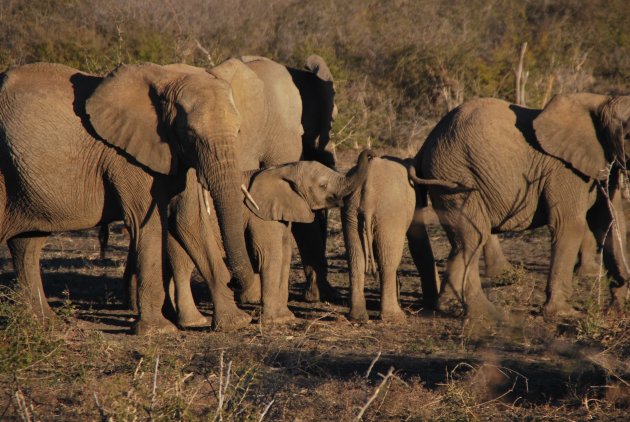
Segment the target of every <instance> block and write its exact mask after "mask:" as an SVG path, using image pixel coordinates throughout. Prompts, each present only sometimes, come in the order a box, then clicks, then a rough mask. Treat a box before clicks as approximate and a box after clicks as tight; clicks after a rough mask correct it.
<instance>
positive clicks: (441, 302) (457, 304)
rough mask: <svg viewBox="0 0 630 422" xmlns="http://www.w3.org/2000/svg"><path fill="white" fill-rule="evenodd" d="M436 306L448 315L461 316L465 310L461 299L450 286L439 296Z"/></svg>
mask: <svg viewBox="0 0 630 422" xmlns="http://www.w3.org/2000/svg"><path fill="white" fill-rule="evenodd" d="M436 305H437V306H436V308H437V310H438V311H440V312H443V313H445V314H448V315H455V316H460V315H461V314H462V312H463V308H462V302H461V300H460V299H459V298H458V297H457V296H456V295H455V293H453V291H452V290H451V289H449V288H446V289H444V290H443V291H442V293H440V295H439V296H438V300H437V304H436Z"/></svg>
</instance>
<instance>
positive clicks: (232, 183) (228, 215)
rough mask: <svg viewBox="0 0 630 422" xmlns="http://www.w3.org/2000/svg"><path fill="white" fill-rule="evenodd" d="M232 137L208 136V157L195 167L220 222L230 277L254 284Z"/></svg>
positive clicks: (239, 175) (239, 173)
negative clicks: (199, 166) (244, 228)
mask: <svg viewBox="0 0 630 422" xmlns="http://www.w3.org/2000/svg"><path fill="white" fill-rule="evenodd" d="M235 144H236V139H235V137H234V136H225V137H219V138H218V139H216V138H215V139H211V140H210V142H209V145H211V146H212V149H211V151H210V156H209V157H206V158H207V159H206V160H202V161H201V163H205V164H202V165H201V168H200V169H199V170H198V174H199V181H200V183H201V184H202V185H205V186H204V187H205V188H206V189H207V190H208V192H210V196H211V197H212V200H213V202H214V206H215V209H216V213H217V219H218V222H219V229H220V231H221V237H222V238H223V246H224V249H225V255H226V258H227V265H228V268H229V269H230V271H231V273H232V276H233V277H234V278H236V279H237V280H238V281H239V282H240V283H241V285H242V286H249V285H251V284H253V283H254V271H253V270H252V266H251V262H250V260H249V255H248V253H247V247H246V245H245V236H244V231H243V212H242V209H243V196H242V194H241V192H240V185H241V172H240V171H239V167H238V163H237V160H236V154H235V152H234V145H235Z"/></svg>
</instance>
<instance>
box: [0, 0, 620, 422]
mask: <svg viewBox="0 0 630 422" xmlns="http://www.w3.org/2000/svg"><path fill="white" fill-rule="evenodd" d="M629 18H630V3H629V2H627V1H625V0H611V1H603V0H594V1H579V0H547V1H481V0H466V1H459V0H458V1H437V0H434V1H429V0H418V1H405V0H392V1H387V2H384V1H365V0H344V1H335V0H313V1H309V2H308V3H306V2H301V1H295V0H248V1H245V0H233V1H219V0H208V1H202V0H186V1H175V0H160V1H158V0H145V1H141V0H127V1H124V0H101V1H98V2H96V1H87V0H57V1H55V0H32V1H26V0H2V1H0V67H1V68H4V67H6V66H10V65H19V64H23V63H29V62H33V61H38V60H44V61H55V62H61V63H66V64H69V65H72V66H75V67H78V68H80V69H83V70H86V71H90V72H94V73H103V72H106V71H107V70H109V69H111V68H112V67H114V66H115V65H117V64H118V63H130V62H141V61H153V62H157V63H167V62H186V63H189V64H195V65H200V66H207V65H209V64H211V63H219V62H221V61H222V60H224V59H225V58H227V57H230V56H236V55H242V54H260V55H265V56H269V57H272V58H274V59H276V60H277V61H280V62H283V63H287V64H290V65H294V66H300V65H301V63H302V62H303V60H304V58H305V57H306V56H307V55H308V54H311V53H318V54H320V55H322V56H323V57H324V58H325V59H326V60H327V62H328V63H329V64H330V67H331V69H332V71H333V73H334V74H335V77H336V81H337V102H338V106H339V110H340V115H339V118H338V119H337V121H336V122H335V125H334V128H333V130H334V134H333V137H332V142H334V144H335V145H336V146H337V147H339V149H348V148H350V149H351V148H354V147H356V146H364V145H366V144H372V145H376V146H379V147H387V148H390V149H389V150H388V152H394V153H395V154H397V155H408V154H412V153H414V152H415V151H416V149H417V147H418V145H419V144H420V142H422V140H423V139H424V136H425V135H426V133H427V132H428V130H430V128H431V127H432V126H433V124H434V123H435V122H436V121H437V119H439V117H440V116H441V115H442V114H443V113H444V112H445V111H446V110H447V109H448V108H450V107H452V106H454V105H456V104H457V103H459V102H461V101H462V100H465V99H469V98H473V97H478V96H497V97H501V98H506V99H510V100H514V99H515V95H516V92H515V70H516V68H517V66H518V61H519V54H520V52H521V48H522V46H523V43H524V42H527V50H526V51H525V55H524V61H523V73H522V76H521V78H522V79H521V83H522V84H524V86H525V102H526V103H527V104H528V105H530V106H540V105H541V104H542V103H544V101H545V99H547V98H549V95H551V94H553V93H557V92H572V91H581V90H590V91H594V92H600V93H613V92H615V93H628V92H629V91H630V82H629V81H630V54H629V53H630V51H629V49H630V31H628V29H627V25H628V22H629ZM340 158H341V163H342V167H343V165H344V164H346V167H347V164H349V163H351V162H352V161H353V160H354V153H353V152H352V151H347V152H343V151H342V152H341V153H340ZM431 238H432V241H433V244H434V248H435V249H434V250H435V254H436V257H437V258H440V271H441V272H443V270H444V268H443V264H444V261H443V258H444V257H446V254H447V253H448V246H447V242H446V239H445V237H444V235H443V233H442V232H441V229H439V227H438V226H436V225H432V226H431ZM503 241H504V245H505V249H506V253H507V255H508V257H509V258H510V259H511V261H512V262H513V263H515V264H516V267H515V270H514V271H512V272H510V273H509V274H506V275H504V276H503V277H501V278H500V279H496V280H486V288H487V289H486V292H487V294H488V296H489V297H490V299H491V300H492V301H493V302H494V303H496V304H498V305H499V306H501V307H502V309H503V310H504V312H505V315H506V323H505V324H503V325H502V326H500V327H497V328H492V329H487V328H485V327H480V326H477V325H475V324H470V323H467V322H465V321H462V320H460V319H457V318H452V317H446V316H442V315H435V314H433V313H429V312H426V311H424V310H422V309H420V308H419V307H418V303H420V297H421V294H420V293H419V292H418V285H419V283H418V279H417V273H416V270H415V268H414V267H413V264H412V261H411V258H410V256H409V255H408V253H406V255H405V257H404V260H403V265H402V266H401V270H400V278H401V286H402V287H401V301H402V303H403V305H404V307H405V309H406V310H407V314H408V322H407V323H406V324H403V325H387V324H382V323H380V322H378V321H376V320H372V321H371V322H370V323H368V324H363V325H358V324H353V323H350V322H348V321H347V320H346V319H345V317H344V315H345V312H347V306H346V305H347V304H345V303H338V304H317V305H306V304H304V303H303V302H301V301H300V300H299V297H300V293H301V290H300V288H301V279H302V275H301V272H300V269H299V264H298V261H297V260H294V265H293V269H292V275H291V282H292V286H291V303H290V306H291V308H292V310H293V311H294V312H295V313H296V314H297V315H298V316H299V317H301V318H302V319H301V320H300V321H299V322H297V323H295V324H292V325H289V326H282V327H265V326H260V325H258V324H252V326H251V327H250V328H248V329H246V330H242V331H239V332H237V333H230V334H226V333H213V332H210V331H207V330H198V331H185V332H180V333H178V334H175V335H169V336H148V337H144V338H137V337H134V336H130V335H127V332H128V330H129V326H130V324H131V319H132V315H131V314H130V313H129V312H128V311H126V310H125V309H123V308H122V306H121V298H122V281H121V276H122V272H123V267H124V260H125V257H126V247H127V244H128V242H127V239H126V237H125V234H124V233H123V232H122V231H118V232H115V233H114V234H113V237H112V240H111V242H110V243H111V244H112V245H113V247H112V250H111V252H110V254H109V256H108V257H107V258H106V259H101V258H100V255H99V251H98V248H97V245H98V243H97V240H96V235H95V233H94V232H80V233H71V234H60V235H56V236H53V237H52V238H51V240H50V242H49V243H48V246H47V247H46V250H45V253H44V256H43V259H42V269H43V270H42V272H43V277H44V280H45V285H46V290H47V294H48V296H49V297H50V298H51V300H52V303H53V305H54V308H55V310H56V311H57V313H58V314H59V321H57V322H56V323H55V324H54V325H53V326H48V327H42V326H40V325H39V324H38V323H37V322H36V321H33V320H32V319H31V318H29V316H28V315H27V314H26V313H25V312H24V308H23V307H22V306H21V299H20V297H19V295H18V294H17V293H15V292H14V291H12V290H11V289H10V287H5V288H3V289H2V290H1V291H0V296H1V297H2V298H1V300H0V420H5V419H14V420H28V421H31V420H51V419H59V420H97V419H101V420H146V419H152V420H153V419H155V420H177V419H184V420H188V419H213V420H217V419H218V420H261V419H267V420H296V419H297V420H351V419H354V418H356V417H357V416H358V415H362V417H363V418H364V419H365V420H383V419H392V420H399V419H410V420H499V419H519V420H520V419H525V420H542V419H551V420H588V419H594V420H612V419H615V418H616V419H619V420H624V419H625V418H626V417H627V411H628V408H629V407H630V367H629V365H628V362H629V359H630V331H629V326H630V319H628V317H627V316H618V315H608V314H606V313H605V312H604V304H605V303H606V300H607V291H606V288H605V282H606V281H605V279H603V278H602V279H600V280H593V279H577V278H576V293H575V302H576V306H577V307H578V308H579V309H580V310H581V311H582V312H583V316H584V317H583V318H582V319H580V320H577V321H570V322H566V323H561V324H550V323H546V322H545V321H543V320H542V318H541V317H540V309H541V306H542V303H543V300H544V296H543V295H544V283H545V277H546V271H547V263H548V259H549V238H548V234H547V231H546V229H541V230H537V231H534V232H531V233H527V234H525V235H522V236H507V237H505V238H504V239H503ZM328 248H329V250H328V257H329V258H330V265H331V274H330V279H331V282H332V283H333V284H334V285H336V286H338V287H339V288H340V289H341V291H342V292H343V293H344V294H345V295H346V297H347V293H348V281H347V264H346V262H345V256H344V253H345V249H344V247H343V244H342V235H341V228H340V226H339V216H338V213H337V212H334V213H333V221H332V223H331V238H330V242H329V246H328ZM0 274H2V275H0V284H3V285H5V286H11V285H12V283H13V281H14V280H13V277H14V275H13V272H12V268H11V262H10V257H9V254H8V250H7V248H6V246H4V245H3V246H2V247H0ZM194 287H195V294H196V296H197V298H198V299H199V305H200V308H201V309H202V311H203V312H204V313H207V314H208V315H210V314H211V313H212V305H211V303H210V302H209V297H208V292H207V290H206V288H205V286H204V285H203V283H201V280H200V279H199V277H198V276H195V280H194ZM368 290H369V291H368V300H369V303H368V305H369V306H370V309H371V311H370V312H371V314H372V315H373V316H375V315H376V310H377V308H378V302H377V295H378V285H377V283H376V282H375V281H374V280H372V281H371V282H370V283H369V285H368ZM248 310H249V311H251V312H252V313H253V314H254V315H256V314H257V312H258V309H257V308H255V307H252V308H248ZM626 315H627V312H626ZM390 368H393V369H391V370H390Z"/></svg>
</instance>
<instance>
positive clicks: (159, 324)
mask: <svg viewBox="0 0 630 422" xmlns="http://www.w3.org/2000/svg"><path fill="white" fill-rule="evenodd" d="M132 330H133V333H134V334H137V335H139V336H144V335H147V334H151V333H158V334H167V333H175V332H177V327H176V326H175V325H174V324H173V323H172V322H170V321H169V320H167V319H166V318H162V319H159V320H146V319H142V318H141V319H140V320H139V321H138V322H136V324H135V325H134V326H133V329H132Z"/></svg>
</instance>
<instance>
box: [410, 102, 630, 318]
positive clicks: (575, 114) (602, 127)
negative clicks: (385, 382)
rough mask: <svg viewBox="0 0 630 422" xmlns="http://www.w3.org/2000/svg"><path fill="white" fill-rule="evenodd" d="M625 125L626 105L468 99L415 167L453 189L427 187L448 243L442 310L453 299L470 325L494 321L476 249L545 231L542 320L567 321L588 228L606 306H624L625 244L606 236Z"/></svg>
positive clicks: (620, 226) (619, 223)
mask: <svg viewBox="0 0 630 422" xmlns="http://www.w3.org/2000/svg"><path fill="white" fill-rule="evenodd" d="M629 119H630V97H607V96H602V95H594V94H572V95H558V96H556V97H555V98H554V99H553V100H552V101H551V102H550V103H549V104H548V105H547V107H546V108H545V109H544V110H534V109H527V108H524V107H520V106H517V105H514V104H509V103H506V102H504V101H500V100H496V99H480V100H474V101H470V102H467V103H465V104H463V105H461V106H460V107H458V108H456V109H454V110H453V111H451V112H450V113H449V114H448V115H447V116H446V117H444V118H443V119H442V120H441V121H440V122H439V123H438V125H437V126H436V127H435V128H434V129H433V131H432V132H431V134H430V135H429V137H428V138H427V140H426V142H425V144H424V145H423V147H422V148H421V150H420V152H419V153H418V155H417V156H416V158H415V161H416V163H417V167H416V171H417V172H418V173H419V174H422V175H423V176H424V177H430V178H436V179H441V180H445V181H450V182H454V183H456V184H458V185H459V187H458V188H456V189H445V188H439V187H432V186H430V187H428V191H429V195H430V197H431V201H432V203H433V206H434V208H435V210H436V212H437V215H438V217H439V219H440V223H441V224H442V226H443V227H444V229H445V230H446V232H447V235H448V237H449V241H450V243H451V254H450V256H449V259H448V264H447V279H446V280H445V282H444V284H443V286H442V290H441V292H440V298H439V306H440V308H441V309H444V308H446V307H447V306H448V304H449V302H450V301H451V300H456V301H458V302H460V303H462V304H463V305H464V308H465V310H466V312H467V314H468V315H469V316H471V317H482V316H486V317H488V316H490V317H498V314H497V312H496V309H495V308H494V306H493V305H492V304H491V303H490V302H489V301H488V299H487V298H486V296H485V295H484V293H483V291H482V289H481V283H480V280H479V268H478V259H479V254H480V252H481V248H482V247H483V246H484V245H485V243H486V242H487V241H488V238H489V237H490V234H491V233H501V232H510V231H522V230H527V229H531V228H535V227H539V226H542V225H549V227H550V230H551V235H552V254H551V256H552V257H551V265H550V271H549V278H548V283H547V300H546V303H545V305H544V313H545V315H546V316H549V317H552V316H574V315H575V313H576V311H575V310H574V309H573V308H572V307H571V306H570V305H569V303H568V300H569V298H570V296H571V291H572V271H573V267H574V265H575V262H576V259H577V254H578V249H579V247H580V244H581V241H582V238H583V234H584V232H585V229H586V226H587V224H588V227H589V228H590V230H592V231H593V233H594V234H595V238H596V240H597V242H598V243H599V244H603V246H604V248H605V251H606V255H607V256H609V257H610V259H608V260H607V264H608V265H610V268H609V273H610V274H612V275H613V276H614V278H615V281H614V283H613V284H612V285H611V291H612V297H613V304H614V305H616V306H619V307H621V306H622V305H623V302H624V300H625V298H626V295H627V281H626V280H627V279H628V269H627V266H626V264H625V262H624V256H623V250H624V244H623V243H624V241H625V239H624V238H623V237H622V236H616V235H613V236H607V237H605V234H606V231H607V229H608V226H609V224H610V222H611V220H612V214H611V213H610V211H609V206H608V203H607V201H606V198H605V196H609V197H610V198H611V203H612V206H613V207H614V209H615V210H617V211H620V210H621V189H619V185H620V182H621V176H622V172H621V169H623V168H625V163H626V156H625V154H624V151H630V150H629V149H628V145H627V141H628V139H627V134H628V126H629V125H628V121H629ZM611 165H612V171H611V172H610V174H609V171H607V169H609V168H610V167H611ZM418 194H419V195H422V194H423V193H422V192H421V189H420V192H418ZM617 217H619V216H617ZM613 229H614V230H613V233H625V221H624V219H623V218H615V222H614V225H613Z"/></svg>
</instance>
